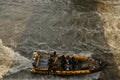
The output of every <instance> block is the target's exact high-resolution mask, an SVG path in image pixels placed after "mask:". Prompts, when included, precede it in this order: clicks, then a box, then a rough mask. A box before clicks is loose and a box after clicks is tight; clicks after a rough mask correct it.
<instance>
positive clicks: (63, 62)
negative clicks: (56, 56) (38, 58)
mask: <svg viewBox="0 0 120 80" xmlns="http://www.w3.org/2000/svg"><path fill="white" fill-rule="evenodd" d="M61 70H65V56H64V55H62V57H61Z"/></svg>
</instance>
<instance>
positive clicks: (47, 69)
mask: <svg viewBox="0 0 120 80" xmlns="http://www.w3.org/2000/svg"><path fill="white" fill-rule="evenodd" d="M32 65H33V68H31V69H30V72H31V73H39V74H51V75H81V74H90V73H95V72H98V71H101V70H102V69H103V68H104V67H105V66H106V63H105V62H103V61H102V60H100V59H95V58H92V57H88V56H80V55H75V56H71V55H62V54H56V52H54V53H53V54H50V53H42V52H39V51H35V52H33V54H32Z"/></svg>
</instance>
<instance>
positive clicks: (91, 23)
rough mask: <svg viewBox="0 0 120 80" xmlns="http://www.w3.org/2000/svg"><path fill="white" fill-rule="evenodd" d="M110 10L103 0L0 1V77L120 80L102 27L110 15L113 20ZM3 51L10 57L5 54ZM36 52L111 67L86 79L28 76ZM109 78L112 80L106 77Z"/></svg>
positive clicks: (84, 78) (82, 79)
mask: <svg viewBox="0 0 120 80" xmlns="http://www.w3.org/2000/svg"><path fill="white" fill-rule="evenodd" d="M110 2H111V3H110ZM116 2H117V0H116ZM108 4H109V5H108ZM114 4H115V3H114V2H112V1H107V0H105V1H103V0H102V1H100V0H84V1H83V0H4V1H3V0H0V38H1V40H2V41H1V48H0V51H1V52H0V54H1V57H2V58H1V59H2V60H4V61H1V64H2V66H4V67H2V68H1V67H0V68H1V69H0V70H3V71H2V72H1V74H0V75H1V77H2V75H4V77H3V78H4V79H6V80H7V79H42V80H46V79H48V80H49V79H50V80H53V79H54V80H69V79H71V80H73V79H75V80H97V79H98V78H99V79H100V80H106V79H108V80H113V79H114V78H115V80H119V78H118V75H119V74H117V72H116V71H117V70H118V68H117V67H116V66H117V65H116V60H115V59H114V55H113V53H114V52H113V51H114V50H112V49H113V48H111V46H110V41H109V40H111V38H110V37H109V35H108V36H107V29H108V28H107V27H106V26H108V25H107V24H109V23H110V21H109V19H108V18H109V17H110V15H109V16H108V14H110V13H111V9H112V10H113V13H114V12H115V14H117V11H116V9H114V8H112V6H111V5H114ZM118 5H119V4H118ZM106 16H108V17H106ZM110 19H112V18H110ZM106 22H108V23H106ZM106 28H107V29H106ZM113 42H115V40H113ZM6 48H7V49H9V51H10V52H9V51H8V52H7V53H4V52H6V50H7V49H6ZM35 50H44V51H48V52H50V51H51V52H52V51H54V50H56V51H57V52H58V53H63V54H72V55H76V54H78V55H86V56H94V57H97V58H100V59H103V60H104V61H106V62H108V63H109V64H110V66H109V67H108V68H106V69H105V70H103V71H102V72H99V73H95V74H90V75H80V76H67V77H60V76H57V77H54V76H52V75H38V74H37V75H33V74H30V73H29V71H28V68H30V67H31V63H30V62H31V61H30V59H31V54H32V52H33V51H35ZM111 50H112V51H111ZM7 59H9V61H10V62H11V63H9V62H7V61H6V60H7ZM5 62H6V64H4V63H5ZM111 65H112V67H111ZM113 65H114V66H113ZM6 66H7V67H6ZM4 69H5V71H4ZM111 72H115V73H116V74H113V75H111ZM111 77H113V78H111Z"/></svg>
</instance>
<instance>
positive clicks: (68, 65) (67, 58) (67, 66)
mask: <svg viewBox="0 0 120 80" xmlns="http://www.w3.org/2000/svg"><path fill="white" fill-rule="evenodd" d="M65 61H66V63H65V68H66V70H71V65H70V57H69V56H67V57H66V59H65Z"/></svg>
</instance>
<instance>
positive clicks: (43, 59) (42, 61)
mask: <svg viewBox="0 0 120 80" xmlns="http://www.w3.org/2000/svg"><path fill="white" fill-rule="evenodd" d="M38 67H39V68H47V67H48V57H47V56H41V58H40V61H39V65H38Z"/></svg>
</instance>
